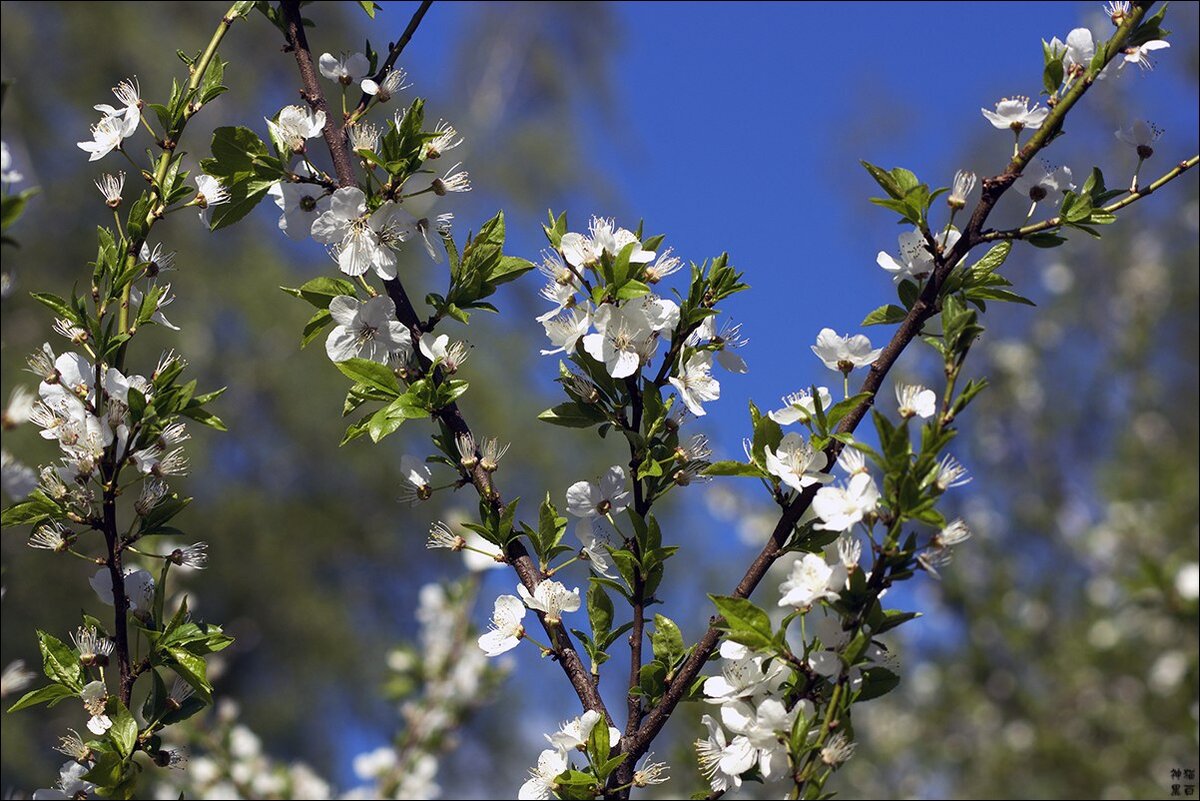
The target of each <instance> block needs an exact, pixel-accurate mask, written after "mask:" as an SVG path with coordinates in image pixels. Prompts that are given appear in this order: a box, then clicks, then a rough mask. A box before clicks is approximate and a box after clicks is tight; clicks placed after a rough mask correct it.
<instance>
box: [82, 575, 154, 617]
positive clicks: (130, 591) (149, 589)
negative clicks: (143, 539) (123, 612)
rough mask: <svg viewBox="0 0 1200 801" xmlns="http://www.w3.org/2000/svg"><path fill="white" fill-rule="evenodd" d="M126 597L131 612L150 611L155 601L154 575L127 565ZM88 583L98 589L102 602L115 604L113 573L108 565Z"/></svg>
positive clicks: (97, 593) (109, 604)
mask: <svg viewBox="0 0 1200 801" xmlns="http://www.w3.org/2000/svg"><path fill="white" fill-rule="evenodd" d="M124 573H125V597H126V598H127V599H128V600H129V610H130V611H131V612H149V611H150V607H151V605H153V603H154V576H152V575H150V573H149V572H148V571H145V570H141V569H139V568H135V567H126V568H125V569H124ZM88 583H89V584H91V585H92V589H93V590H95V591H96V596H97V597H98V598H99V599H100V602H101V603H103V604H106V605H107V606H112V605H113V587H112V574H111V573H109V570H108V568H107V567H102V568H100V569H99V570H98V571H96V574H95V575H94V576H92V577H91V578H90V579H89V580H88Z"/></svg>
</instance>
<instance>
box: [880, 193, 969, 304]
mask: <svg viewBox="0 0 1200 801" xmlns="http://www.w3.org/2000/svg"><path fill="white" fill-rule="evenodd" d="M955 180H956V186H957V178H956V179H955ZM960 188H961V187H960ZM966 191H967V192H969V191H970V190H969V189H968V190H966ZM963 204H964V205H965V204H966V200H965V193H964V200H963ZM960 236H961V234H959V232H958V231H955V230H954V229H951V230H950V231H949V232H947V233H946V236H945V243H944V244H943V245H942V250H943V252H948V251H949V250H950V248H952V247H954V244H955V243H956V242H958V239H959V237H960ZM899 245H900V257H899V258H896V257H895V256H893V255H892V254H890V253H887V252H885V251H882V250H881V251H879V255H878V256H876V257H875V262H876V263H877V264H878V265H879V266H880V267H882V268H883V269H884V270H886V271H887V272H889V273H891V274H892V280H893V281H895V282H896V283H899V282H900V281H903V280H906V279H909V280H913V281H920V280H921V279H924V278H926V277H928V275H929V274H930V273H931V272H933V268H934V266H935V265H934V259H933V254H932V253H930V252H929V248H928V243H927V242H926V241H925V236H924V234H922V233H921V232H920V230H915V229H914V230H912V231H905V232H904V233H902V234H900V237H899Z"/></svg>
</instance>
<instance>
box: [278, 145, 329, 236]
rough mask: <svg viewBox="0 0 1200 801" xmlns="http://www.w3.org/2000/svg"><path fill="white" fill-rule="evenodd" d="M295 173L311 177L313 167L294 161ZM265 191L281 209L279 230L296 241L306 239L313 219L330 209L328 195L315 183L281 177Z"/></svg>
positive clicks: (310, 231)
mask: <svg viewBox="0 0 1200 801" xmlns="http://www.w3.org/2000/svg"><path fill="white" fill-rule="evenodd" d="M296 173H297V174H298V175H301V176H304V177H307V178H312V177H314V172H313V170H312V168H310V167H309V166H308V165H307V164H305V163H303V162H301V163H300V164H299V165H297V167H296ZM267 194H268V195H270V196H271V198H272V199H273V200H274V201H275V205H276V206H278V207H279V210H280V211H282V212H283V214H281V215H279V230H280V231H283V232H284V233H285V234H287V235H288V238H289V239H295V240H296V241H300V240H303V239H307V238H308V237H309V235H310V234H311V233H312V226H313V222H314V221H315V220H316V219H317V217H319V216H320V215H322V214H324V213H325V212H327V211H329V204H330V198H329V195H328V193H326V191H325V190H324V189H323V188H322V187H321V186H319V185H317V184H311V183H301V182H295V183H293V182H291V181H280V182H279V183H276V184H274V185H273V186H272V187H271V188H270V189H268V190H267Z"/></svg>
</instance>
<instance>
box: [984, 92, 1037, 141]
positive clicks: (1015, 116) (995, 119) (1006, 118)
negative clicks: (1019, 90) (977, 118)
mask: <svg viewBox="0 0 1200 801" xmlns="http://www.w3.org/2000/svg"><path fill="white" fill-rule="evenodd" d="M980 111H982V112H983V116H984V117H985V118H986V119H987V121H988V122H990V123H991V124H992V125H994V126H996V127H997V128H1000V129H1002V130H1003V129H1004V128H1009V129H1011V130H1013V131H1015V132H1016V133H1020V132H1021V131H1022V130H1023V129H1025V128H1029V129H1031V130H1032V129H1034V128H1040V127H1042V123H1043V122H1045V121H1046V117H1047V116H1049V114H1050V109H1048V108H1042V107H1041V106H1039V105H1038V104H1037V103H1034V104H1033V108H1030V107H1029V98H1028V97H1024V96H1023V95H1017V96H1015V97H1006V98H1004V99H1002V100H1000V101H999V102H998V103H996V110H995V111H988V110H987V109H986V108H981V109H980Z"/></svg>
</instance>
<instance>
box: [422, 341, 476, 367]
mask: <svg viewBox="0 0 1200 801" xmlns="http://www.w3.org/2000/svg"><path fill="white" fill-rule="evenodd" d="M417 345H418V347H419V348H420V350H421V355H422V356H424V357H425V358H426V359H429V361H430V362H432V363H434V364H440V365H442V369H444V370H445V371H446V372H447V373H456V372H458V368H459V367H461V366H462V363H463V362H465V361H466V360H467V357H468V356H469V355H470V353H471V351H470V349H469V347H468V346H467V344H466V343H465V342H451V341H450V335H449V334H438V335H436V336H435V335H434V334H432V333H428V332H427V333H424V334H421V338H420V339H419V340H417Z"/></svg>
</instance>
